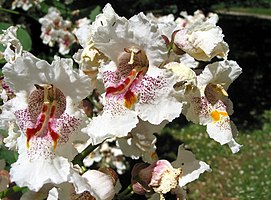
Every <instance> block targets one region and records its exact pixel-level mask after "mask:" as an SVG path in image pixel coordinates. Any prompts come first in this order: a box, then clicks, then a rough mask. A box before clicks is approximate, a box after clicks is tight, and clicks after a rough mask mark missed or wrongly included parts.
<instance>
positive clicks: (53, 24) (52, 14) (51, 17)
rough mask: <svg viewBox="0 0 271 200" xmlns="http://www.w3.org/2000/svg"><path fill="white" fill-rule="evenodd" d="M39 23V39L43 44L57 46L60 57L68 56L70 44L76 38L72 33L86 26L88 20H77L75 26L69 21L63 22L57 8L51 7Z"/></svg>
mask: <svg viewBox="0 0 271 200" xmlns="http://www.w3.org/2000/svg"><path fill="white" fill-rule="evenodd" d="M39 22H40V23H41V25H42V26H41V31H42V33H41V36H40V37H41V38H42V41H43V43H44V44H48V45H49V46H51V47H52V46H54V45H55V44H58V47H59V50H58V51H59V53H61V54H62V55H65V54H68V53H69V51H70V48H71V46H72V44H74V43H75V42H76V37H75V35H74V33H73V31H76V29H77V28H79V27H81V26H84V25H87V24H89V23H90V20H88V19H87V18H82V19H79V20H78V21H77V22H76V23H75V26H74V25H73V24H72V22H71V21H70V20H64V19H63V18H62V16H61V13H60V11H59V10H58V9H57V8H54V7H51V8H49V10H48V14H47V15H45V16H44V17H42V18H40V19H39Z"/></svg>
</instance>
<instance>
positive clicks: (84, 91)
mask: <svg viewBox="0 0 271 200" xmlns="http://www.w3.org/2000/svg"><path fill="white" fill-rule="evenodd" d="M3 73H4V76H5V79H4V80H5V82H6V84H7V85H9V87H10V89H11V90H12V91H13V92H14V94H15V97H14V98H12V99H11V100H9V101H8V105H9V109H10V111H11V112H12V113H13V115H14V116H15V119H16V122H17V125H18V127H19V128H20V132H21V135H20V137H19V138H18V139H17V146H18V153H19V157H18V160H17V161H16V162H15V163H14V164H12V166H11V170H10V175H11V180H12V181H14V182H16V184H17V185H19V186H28V187H29V189H30V190H33V191H38V190H39V189H40V188H41V187H42V186H43V185H44V184H46V183H55V184H59V183H62V182H65V181H67V180H68V179H69V176H70V172H71V164H70V161H71V160H72V159H73V157H74V156H75V155H76V154H77V153H78V152H77V151H76V149H75V148H74V147H73V142H74V141H76V140H78V141H80V140H82V141H85V140H86V139H87V138H88V136H87V135H86V134H82V133H81V132H80V128H81V127H82V126H83V125H84V124H85V122H86V120H87V118H86V116H85V114H84V113H83V112H82V111H81V110H80V109H79V108H78V104H79V103H80V101H81V100H82V99H83V98H85V97H86V96H87V95H88V94H89V91H90V90H91V88H90V85H89V79H88V77H87V76H79V74H77V73H76V72H75V71H73V69H72V60H70V59H60V58H58V57H56V58H55V60H54V61H53V62H52V64H49V63H47V62H46V61H44V60H40V59H38V58H36V57H34V56H33V55H32V54H30V53H25V54H24V55H23V56H21V57H18V58H17V59H16V60H15V61H14V62H13V63H7V64H6V65H5V66H4V68H3ZM79 88H80V89H79Z"/></svg>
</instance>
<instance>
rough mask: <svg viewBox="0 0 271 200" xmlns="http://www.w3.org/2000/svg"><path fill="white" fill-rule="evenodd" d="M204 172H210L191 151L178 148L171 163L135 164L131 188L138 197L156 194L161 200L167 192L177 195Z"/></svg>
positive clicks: (208, 167) (161, 161)
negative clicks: (175, 157)
mask: <svg viewBox="0 0 271 200" xmlns="http://www.w3.org/2000/svg"><path fill="white" fill-rule="evenodd" d="M205 171H211V169H210V166H209V165H207V164H206V163H205V162H203V161H198V160H196V158H195V156H194V154H193V153H192V152H191V151H187V150H185V149H184V148H183V146H179V148H178V155H177V159H176V160H175V161H174V162H172V163H170V162H168V161H167V160H158V161H156V162H154V163H153V164H151V165H147V164H145V163H137V164H136V165H135V166H134V168H133V170H132V181H131V182H132V188H133V191H134V192H135V193H137V194H140V195H144V194H153V193H158V194H159V196H160V198H159V199H160V200H163V199H164V196H163V195H164V194H166V193H168V192H171V193H174V194H176V195H179V192H180V190H182V187H184V186H185V185H186V184H188V183H190V182H192V181H194V180H196V179H198V178H199V176H200V174H202V173H203V172H205ZM157 199H158V198H157Z"/></svg>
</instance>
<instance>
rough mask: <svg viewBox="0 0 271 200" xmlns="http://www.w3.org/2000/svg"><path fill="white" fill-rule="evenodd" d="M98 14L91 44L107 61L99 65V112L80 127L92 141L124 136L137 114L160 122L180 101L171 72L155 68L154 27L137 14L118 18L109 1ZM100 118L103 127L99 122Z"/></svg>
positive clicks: (158, 45) (159, 45) (159, 54)
mask: <svg viewBox="0 0 271 200" xmlns="http://www.w3.org/2000/svg"><path fill="white" fill-rule="evenodd" d="M102 15H104V17H102V16H98V17H97V19H96V20H99V19H100V18H102V21H101V22H102V23H100V26H99V27H97V30H96V32H94V34H93V42H94V45H95V47H97V48H98V49H99V50H100V51H101V52H103V53H104V54H105V55H106V56H108V57H109V58H110V59H111V60H112V62H110V63H109V64H107V65H103V66H102V67H101V68H100V76H101V78H102V80H103V82H104V86H105V88H106V93H105V94H104V109H103V113H102V114H101V115H99V116H98V117H96V118H93V120H92V122H91V123H90V124H89V126H88V128H87V129H85V130H84V131H85V132H88V134H89V135H90V137H91V138H92V142H93V143H94V144H97V143H99V142H101V141H103V140H104V139H106V138H110V137H123V136H126V135H127V133H128V132H129V131H131V129H132V128H134V127H135V126H136V124H137V123H138V117H139V118H141V119H142V120H144V121H149V122H150V123H152V124H160V123H161V122H162V121H164V120H167V121H172V120H173V119H174V118H176V117H178V116H179V114H180V112H181V103H179V102H177V100H176V99H175V98H174V97H172V96H171V92H172V90H173V85H174V83H175V76H173V74H172V72H170V71H169V70H166V69H159V68H158V66H159V65H161V64H162V62H163V61H164V59H165V58H166V57H167V49H166V46H165V45H164V43H163V39H162V37H161V36H160V34H159V31H158V26H157V25H155V24H151V23H150V22H149V21H148V19H147V18H146V17H145V15H144V14H143V13H140V14H138V15H136V16H134V17H132V18H131V19H129V20H127V19H125V18H121V17H119V16H118V15H117V14H116V13H115V12H114V10H113V9H112V7H111V6H110V5H109V4H107V5H106V7H105V8H104V9H103V14H102ZM96 23H97V22H96ZM97 24H98V23H97ZM112 120H114V123H112ZM101 122H102V123H103V124H109V125H105V126H101V125H100V124H101Z"/></svg>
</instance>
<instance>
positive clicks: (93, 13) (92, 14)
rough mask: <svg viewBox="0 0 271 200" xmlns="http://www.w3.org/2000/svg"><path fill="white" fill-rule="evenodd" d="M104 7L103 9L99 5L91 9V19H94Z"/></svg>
mask: <svg viewBox="0 0 271 200" xmlns="http://www.w3.org/2000/svg"><path fill="white" fill-rule="evenodd" d="M101 11H102V9H101V6H99V5H97V6H96V7H95V8H94V9H92V10H91V12H90V15H89V18H90V20H91V21H94V20H95V17H96V16H97V15H98V14H99V13H101Z"/></svg>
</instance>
